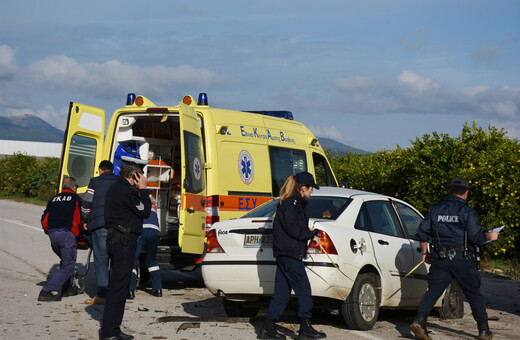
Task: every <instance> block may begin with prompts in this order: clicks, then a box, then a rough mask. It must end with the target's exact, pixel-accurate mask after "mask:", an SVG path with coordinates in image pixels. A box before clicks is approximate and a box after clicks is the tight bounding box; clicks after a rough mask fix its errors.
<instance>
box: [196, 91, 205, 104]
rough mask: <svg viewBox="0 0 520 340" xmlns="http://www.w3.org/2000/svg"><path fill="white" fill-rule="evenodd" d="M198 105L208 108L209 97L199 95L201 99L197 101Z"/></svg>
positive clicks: (202, 94)
mask: <svg viewBox="0 0 520 340" xmlns="http://www.w3.org/2000/svg"><path fill="white" fill-rule="evenodd" d="M197 105H206V106H208V95H207V94H206V93H199V99H198V100H197Z"/></svg>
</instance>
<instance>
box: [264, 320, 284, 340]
mask: <svg viewBox="0 0 520 340" xmlns="http://www.w3.org/2000/svg"><path fill="white" fill-rule="evenodd" d="M258 339H285V335H283V334H281V333H278V331H276V329H275V328H274V320H273V319H269V318H266V319H265V321H264V325H263V327H262V329H261V330H260V333H258Z"/></svg>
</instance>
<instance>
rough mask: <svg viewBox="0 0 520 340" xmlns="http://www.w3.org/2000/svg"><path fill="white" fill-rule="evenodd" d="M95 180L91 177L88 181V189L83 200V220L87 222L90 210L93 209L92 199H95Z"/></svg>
mask: <svg viewBox="0 0 520 340" xmlns="http://www.w3.org/2000/svg"><path fill="white" fill-rule="evenodd" d="M94 183H95V182H94V181H93V179H92V178H91V179H90V182H89V183H88V187H87V191H86V192H85V194H84V195H83V200H82V201H81V215H82V216H83V221H84V222H85V223H87V222H88V218H89V216H90V212H91V211H92V201H93V200H94V193H95V192H96V189H95V184H94Z"/></svg>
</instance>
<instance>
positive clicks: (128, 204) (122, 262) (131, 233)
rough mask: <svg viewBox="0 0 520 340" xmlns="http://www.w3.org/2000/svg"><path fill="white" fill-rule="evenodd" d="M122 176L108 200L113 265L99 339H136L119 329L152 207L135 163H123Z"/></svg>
mask: <svg viewBox="0 0 520 340" xmlns="http://www.w3.org/2000/svg"><path fill="white" fill-rule="evenodd" d="M119 175H120V178H119V180H118V181H117V182H115V183H114V184H113V185H112V186H111V187H110V189H109V190H108V192H107V196H106V199H105V227H106V228H107V229H108V235H107V251H108V256H109V258H110V260H111V261H112V262H111V263H112V264H111V273H110V282H109V287H108V294H107V299H106V303H105V310H104V313H103V321H102V325H101V331H100V337H101V338H102V339H111V340H118V339H124V340H126V339H133V338H134V337H133V336H132V335H128V334H125V333H123V332H121V329H120V326H121V322H122V321H123V314H124V310H125V302H126V296H127V294H128V288H129V286H130V276H131V274H132V268H133V265H134V259H135V252H136V249H137V239H138V238H139V235H141V232H142V229H143V219H144V218H147V217H148V216H149V215H150V209H151V206H152V204H151V201H150V196H149V193H148V189H146V178H145V176H144V175H143V172H142V170H141V168H140V167H139V166H138V165H137V164H136V163H130V162H127V161H125V162H123V164H122V166H121V171H120V174H119Z"/></svg>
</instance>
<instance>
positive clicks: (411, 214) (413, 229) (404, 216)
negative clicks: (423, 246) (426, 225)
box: [394, 202, 422, 238]
mask: <svg viewBox="0 0 520 340" xmlns="http://www.w3.org/2000/svg"><path fill="white" fill-rule="evenodd" d="M394 205H395V207H396V208H397V211H398V213H399V216H401V221H403V224H404V229H405V230H406V234H407V235H408V237H409V238H415V234H416V233H417V229H418V228H419V224H421V221H422V217H421V215H419V214H418V213H417V212H415V210H413V209H411V208H410V207H408V206H406V205H404V204H402V203H399V202H394Z"/></svg>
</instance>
